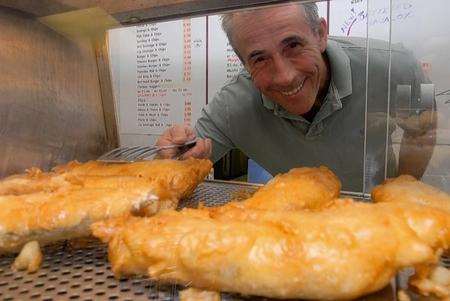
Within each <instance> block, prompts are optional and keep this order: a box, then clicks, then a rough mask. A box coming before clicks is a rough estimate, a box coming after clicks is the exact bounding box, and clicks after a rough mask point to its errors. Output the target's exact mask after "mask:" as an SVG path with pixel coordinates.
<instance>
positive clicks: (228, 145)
mask: <svg viewBox="0 0 450 301" xmlns="http://www.w3.org/2000/svg"><path fill="white" fill-rule="evenodd" d="M222 27H223V29H224V31H225V32H226V34H227V36H228V39H229V41H230V43H231V45H232V46H233V48H234V50H235V52H236V53H237V55H238V56H239V58H240V59H241V61H242V63H243V65H244V67H245V70H243V71H242V72H241V73H240V74H238V75H237V76H236V77H234V78H233V79H232V80H231V81H230V82H228V83H227V84H225V85H224V87H222V89H221V90H220V91H218V93H217V94H216V95H215V97H214V99H213V100H212V102H211V103H209V104H208V105H207V106H206V107H205V108H204V109H203V111H202V115H201V118H200V119H199V120H198V121H197V124H196V125H195V131H194V130H192V129H190V128H188V127H186V126H181V125H179V126H175V127H173V128H170V129H168V130H166V131H165V133H164V134H163V135H162V136H161V137H160V139H159V140H158V142H157V144H158V145H167V144H171V143H181V142H184V141H186V140H188V139H192V138H194V137H195V136H197V137H199V139H198V142H197V145H196V146H195V147H194V148H193V149H191V150H190V151H189V152H188V153H186V154H185V156H194V157H209V158H211V159H212V160H213V161H217V160H218V159H220V158H221V157H222V156H223V155H224V154H225V153H226V152H228V151H229V150H230V149H233V148H238V149H241V150H242V151H243V152H244V153H245V154H246V155H247V156H248V157H250V158H251V159H253V160H254V161H256V162H257V163H258V164H260V165H261V166H262V167H264V168H265V169H266V170H268V171H269V172H270V173H271V174H273V175H275V174H277V173H280V172H286V171H288V170H289V169H291V168H293V167H296V166H318V165H326V166H328V167H330V168H331V169H332V170H333V171H335V172H336V173H337V175H338V176H339V177H340V179H341V180H342V182H343V188H344V189H345V190H353V191H361V189H362V187H363V181H364V174H363V170H364V166H365V168H366V178H368V177H369V178H372V179H375V180H373V181H374V182H375V183H376V182H379V181H381V180H383V179H384V170H385V168H384V167H385V163H384V162H385V159H386V157H387V162H388V164H387V168H388V170H387V174H388V175H389V176H394V175H395V174H396V173H397V167H399V168H400V169H402V168H403V171H404V172H406V173H411V172H413V173H415V174H414V175H415V176H421V175H422V173H423V171H424V169H425V167H426V165H427V163H428V161H429V159H430V155H431V151H430V148H426V147H425V149H422V151H421V153H419V154H418V158H419V159H418V160H416V161H415V164H414V166H409V165H408V162H406V163H402V162H403V161H402V159H400V162H399V166H398V165H397V164H396V160H395V157H394V155H393V151H392V147H391V142H390V140H389V142H388V145H389V147H388V148H386V145H385V143H386V133H387V132H388V130H387V127H386V111H387V110H386V108H387V94H388V91H389V89H388V77H387V76H388V74H389V64H388V61H389V50H390V51H391V55H392V62H395V63H393V66H392V70H393V71H392V75H391V87H392V86H393V87H395V86H397V85H400V84H401V85H409V86H410V87H412V92H413V95H412V97H413V98H414V96H415V95H417V94H420V91H419V90H418V87H419V86H420V83H424V82H425V79H424V77H423V75H422V72H421V71H420V68H418V67H417V63H416V62H415V60H414V59H413V58H412V56H411V55H410V54H409V52H408V51H406V50H405V49H404V48H402V47H392V48H391V49H389V45H388V44H387V43H385V42H380V41H378V42H376V41H374V42H373V43H372V42H371V51H370V57H369V61H370V64H372V66H375V67H372V71H373V72H372V71H371V72H370V73H369V79H370V80H373V81H372V83H373V84H374V85H376V87H375V89H374V88H372V89H371V90H368V89H367V85H366V62H367V47H366V45H367V40H365V39H348V38H331V37H330V39H328V32H327V24H326V21H325V20H324V19H323V18H319V16H318V12H317V6H316V4H313V3H309V4H289V5H283V6H278V7H273V8H265V9H256V10H250V11H241V12H235V13H232V14H227V15H224V16H223V18H222ZM396 66H398V67H399V68H397V69H396V68H395V67H396ZM394 89H395V88H394ZM372 91H374V92H375V93H372ZM392 95H394V94H392ZM366 96H367V97H368V102H367V106H366ZM367 108H370V110H368V112H367V113H366V109H367ZM393 109H394V108H392V110H393ZM421 112H422V111H421ZM366 118H367V119H366ZM366 120H367V124H368V125H367V126H366ZM432 123H433V122H431V121H429V122H425V124H427V126H423V127H422V128H421V129H419V130H418V131H409V130H408V129H405V133H412V132H414V133H416V134H415V135H406V134H405V135H404V137H403V140H402V148H403V149H404V150H405V149H408V148H407V147H406V148H405V147H403V146H404V145H413V146H414V145H416V143H417V141H416V140H417V139H422V140H421V141H422V142H423V143H425V144H426V145H427V146H431V150H432V145H434V140H433V137H432V136H430V135H429V134H427V130H428V129H430V128H431V125H432ZM394 128H395V126H394V125H391V126H390V127H389V134H388V137H390V134H391V133H392V131H393V130H394ZM417 133H418V134H417ZM424 135H425V136H424ZM365 137H367V138H366V139H365ZM405 137H406V138H405ZM386 149H388V156H386V155H385V154H386ZM409 150H411V149H409ZM414 151H416V149H414ZM400 153H402V154H405V151H403V152H402V150H400ZM407 153H408V154H410V153H411V152H409V151H408V152H407ZM170 155H171V151H167V152H166V153H164V154H163V156H170ZM416 155H417V152H416V154H415V156H416ZM404 157H405V158H407V157H408V156H407V155H406V156H404ZM416 158H417V156H416Z"/></svg>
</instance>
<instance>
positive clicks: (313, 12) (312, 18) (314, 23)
mask: <svg viewBox="0 0 450 301" xmlns="http://www.w3.org/2000/svg"><path fill="white" fill-rule="evenodd" d="M297 5H298V6H299V8H300V7H303V10H304V13H305V19H306V22H307V23H308V25H309V27H310V28H311V30H312V32H314V33H318V32H319V28H320V17H319V9H318V8H317V4H316V3H314V2H312V3H297ZM254 10H256V9H253V10H252V11H254ZM247 12H248V11H247ZM239 13H240V12H239V11H238V12H232V13H227V14H223V15H222V16H221V17H220V19H221V22H222V29H223V31H224V32H225V34H226V35H227V38H228V41H229V42H230V44H231V47H233V49H234V52H236V54H237V55H238V57H239V58H240V59H241V61H242V57H241V56H240V54H239V53H238V52H237V50H236V47H235V46H236V44H235V41H234V39H233V31H234V28H233V18H234V17H235V16H236V15H237V14H239ZM242 62H243V61H242Z"/></svg>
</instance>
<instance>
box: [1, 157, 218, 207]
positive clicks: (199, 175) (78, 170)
mask: <svg viewBox="0 0 450 301" xmlns="http://www.w3.org/2000/svg"><path fill="white" fill-rule="evenodd" d="M211 167H212V162H211V161H209V160H207V159H194V158H189V159H187V160H182V161H181V160H167V159H165V160H152V161H141V162H134V163H127V164H123V163H119V164H110V163H102V162H98V161H89V162H86V163H79V162H76V161H72V162H69V163H68V164H65V165H61V166H57V167H55V168H54V169H53V171H52V172H49V173H45V172H42V171H41V170H39V169H38V168H32V169H30V170H29V171H28V172H27V173H26V174H24V175H15V176H11V177H8V178H6V179H3V180H2V181H0V195H9V194H18V195H20V194H27V193H34V192H41V191H49V192H51V191H54V190H56V189H58V188H60V187H61V186H65V185H70V183H69V184H68V183H67V181H66V177H67V176H78V177H80V176H133V177H140V178H146V179H149V180H150V181H152V182H161V183H164V184H165V185H167V186H168V187H169V189H170V190H171V192H172V193H173V194H174V196H175V197H176V198H177V199H183V198H186V197H188V196H189V195H190V194H191V193H192V192H193V191H194V189H195V188H196V187H197V185H198V184H199V183H200V182H201V181H203V180H204V178H205V177H206V175H208V173H209V171H210V170H211Z"/></svg>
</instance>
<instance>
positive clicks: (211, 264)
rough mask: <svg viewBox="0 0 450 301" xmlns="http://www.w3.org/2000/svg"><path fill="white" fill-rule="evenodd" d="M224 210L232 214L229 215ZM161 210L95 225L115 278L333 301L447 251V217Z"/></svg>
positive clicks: (375, 207) (376, 210) (385, 211)
mask: <svg viewBox="0 0 450 301" xmlns="http://www.w3.org/2000/svg"><path fill="white" fill-rule="evenodd" d="M229 210H233V209H232V208H230V209H229ZM235 211H236V212H235V213H234V214H225V215H211V212H210V211H209V210H204V209H200V210H199V209H185V210H182V211H181V212H180V211H173V210H167V211H163V212H160V213H158V214H157V215H155V216H153V217H149V218H135V217H128V218H119V219H113V220H110V221H103V222H99V223H95V224H93V226H92V230H93V234H94V235H95V236H97V237H99V238H101V239H102V240H103V241H105V242H106V241H107V242H109V260H110V262H111V264H112V269H113V271H114V273H115V274H116V275H117V276H119V275H134V274H148V275H149V276H150V277H151V278H153V279H156V280H158V281H161V282H170V283H180V284H190V285H192V286H193V287H197V288H203V289H206V290H212V291H227V292H236V293H241V294H244V295H259V296H265V297H270V298H301V299H321V300H337V299H338V300H341V299H352V298H357V297H359V296H361V295H365V294H368V293H371V292H374V291H377V290H379V289H381V288H382V287H384V286H385V285H387V284H388V283H389V281H390V279H391V278H392V277H393V276H394V275H395V274H396V272H397V271H398V270H399V269H401V268H403V267H406V266H415V265H418V264H423V263H433V262H436V261H437V253H438V252H439V250H441V249H447V248H448V247H449V244H450V218H449V215H448V214H447V213H446V212H443V211H441V210H436V209H434V208H430V207H427V206H422V205H418V204H402V203H380V204H364V203H354V202H351V201H346V202H342V203H339V202H337V203H336V204H335V205H334V206H331V207H329V208H325V209H322V210H320V211H270V210H257V209H246V210H241V209H239V208H236V209H235Z"/></svg>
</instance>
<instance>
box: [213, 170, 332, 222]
mask: <svg viewBox="0 0 450 301" xmlns="http://www.w3.org/2000/svg"><path fill="white" fill-rule="evenodd" d="M340 190H341V182H340V181H339V179H338V177H337V176H336V175H335V174H334V173H333V172H332V171H331V170H330V169H329V168H327V167H325V166H320V167H300V168H293V169H291V170H290V171H289V172H287V173H285V174H279V175H277V176H276V177H275V178H273V179H272V180H270V181H269V182H268V183H267V184H266V185H264V186H263V187H261V188H260V189H259V190H258V191H257V192H256V193H255V194H254V195H253V196H252V197H250V198H248V199H246V200H244V201H240V202H235V201H234V202H230V203H228V204H226V205H224V206H220V207H215V208H214V207H213V208H211V210H213V211H217V212H218V214H223V213H224V211H226V210H228V208H240V209H243V210H244V209H260V210H274V211H278V210H280V211H290V210H303V209H312V210H314V209H320V208H323V207H326V206H328V205H329V204H330V203H331V202H332V201H333V200H334V199H336V198H338V197H339V194H340Z"/></svg>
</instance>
